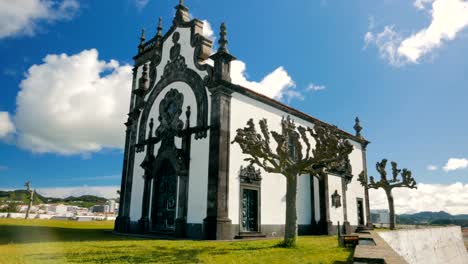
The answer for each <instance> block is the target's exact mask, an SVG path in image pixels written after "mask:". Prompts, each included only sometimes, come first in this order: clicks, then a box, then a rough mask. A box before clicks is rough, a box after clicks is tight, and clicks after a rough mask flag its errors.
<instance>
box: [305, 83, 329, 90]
mask: <svg viewBox="0 0 468 264" xmlns="http://www.w3.org/2000/svg"><path fill="white" fill-rule="evenodd" d="M326 88H327V87H325V85H316V84H313V83H310V84H309V86H307V88H306V90H307V91H313V92H318V91H322V90H325V89H326Z"/></svg>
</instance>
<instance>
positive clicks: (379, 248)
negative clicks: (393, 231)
mask: <svg viewBox="0 0 468 264" xmlns="http://www.w3.org/2000/svg"><path fill="white" fill-rule="evenodd" d="M356 235H359V238H367V239H373V240H374V242H375V246H374V245H357V246H356V248H355V250H354V258H353V260H354V262H355V263H386V264H407V262H406V261H405V260H404V259H403V258H402V257H401V256H400V255H398V254H397V253H396V252H395V251H393V249H392V248H391V247H390V246H389V245H388V244H387V243H386V242H385V241H384V240H383V239H382V238H381V237H380V236H379V234H378V233H377V232H375V231H372V230H371V231H369V233H358V234H356Z"/></svg>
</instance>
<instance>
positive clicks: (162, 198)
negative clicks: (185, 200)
mask: <svg viewBox="0 0 468 264" xmlns="http://www.w3.org/2000/svg"><path fill="white" fill-rule="evenodd" d="M155 179H156V181H155V182H154V184H153V199H152V205H153V206H152V209H151V219H152V230H153V231H154V232H174V231H175V219H176V211H177V175H176V171H175V169H174V167H173V166H172V164H171V163H170V162H169V161H168V160H165V161H164V162H162V166H161V167H160V169H159V170H158V171H157V174H156V178H155Z"/></svg>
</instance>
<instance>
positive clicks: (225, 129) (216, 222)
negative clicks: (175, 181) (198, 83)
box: [203, 86, 232, 240]
mask: <svg viewBox="0 0 468 264" xmlns="http://www.w3.org/2000/svg"><path fill="white" fill-rule="evenodd" d="M230 115H231V92H230V90H229V89H226V88H225V87H223V86H218V87H216V88H212V89H211V118H210V120H211V123H210V124H211V129H210V143H209V144H210V147H209V148H210V153H209V163H208V195H207V199H208V200H207V216H206V218H205V219H204V220H203V224H204V236H205V238H206V239H217V240H222V239H232V234H231V223H232V221H231V219H229V214H228V212H229V201H228V199H229V152H230V144H231V142H230V124H231V120H230Z"/></svg>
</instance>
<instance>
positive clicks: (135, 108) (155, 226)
mask: <svg viewBox="0 0 468 264" xmlns="http://www.w3.org/2000/svg"><path fill="white" fill-rule="evenodd" d="M202 31H203V22H202V21H200V20H197V19H193V20H190V19H189V13H188V8H187V7H186V6H184V5H183V3H182V4H179V5H178V6H177V7H176V16H175V18H174V21H173V24H172V26H171V28H170V29H169V30H168V31H167V32H166V33H165V34H163V32H162V27H161V25H160V26H159V27H158V32H157V34H156V36H154V37H153V38H151V39H150V40H149V41H145V39H144V37H142V40H141V44H140V45H139V47H138V48H139V51H138V54H137V55H136V56H135V57H134V60H135V67H134V71H133V73H134V74H133V87H132V89H133V93H132V98H131V102H130V113H129V118H128V122H127V123H126V126H127V130H126V144H125V154H124V170H123V175H122V185H121V206H120V210H119V216H118V218H117V221H116V226H115V229H116V231H118V232H123V233H141V232H143V233H145V232H150V231H151V232H164V233H172V234H174V235H175V236H180V237H190V238H206V239H232V238H234V237H242V236H244V235H250V236H255V235H259V236H275V235H277V236H280V235H281V234H282V233H283V232H284V223H285V208H286V204H285V194H286V180H285V177H283V176H282V175H278V174H273V173H267V172H265V171H263V170H261V169H259V168H256V167H251V166H248V165H249V164H248V163H247V162H245V161H244V158H246V157H247V156H246V155H244V154H243V153H242V151H241V149H240V147H239V146H238V145H237V144H230V142H232V140H233V139H234V137H235V135H236V130H237V129H239V128H243V127H245V126H246V123H247V121H248V120H249V119H251V118H253V119H254V120H255V123H256V124H257V123H258V121H259V120H260V119H262V118H266V119H267V120H268V124H269V129H270V130H271V131H281V122H282V120H283V118H284V117H287V116H289V117H290V118H292V119H293V120H294V121H295V123H296V124H298V125H301V126H304V127H310V128H312V127H314V125H315V124H321V125H323V126H327V127H329V128H330V129H337V128H334V127H333V126H331V125H328V124H326V123H324V122H322V121H320V120H318V119H316V118H314V117H311V116H309V115H307V114H305V113H302V112H300V111H298V110H296V109H293V108H291V107H288V106H287V105H284V104H282V103H280V102H278V101H275V100H273V99H271V98H268V97H266V96H263V95H261V94H258V93H255V92H253V91H252V90H249V89H248V87H241V86H239V85H234V84H232V83H231V78H230V62H231V61H232V60H233V59H235V58H234V57H233V56H232V55H230V54H229V52H228V51H227V48H226V43H227V41H226V38H225V37H226V32H225V28H223V29H222V32H221V38H219V39H220V48H219V50H218V51H217V53H216V54H214V55H212V56H211V57H210V54H212V49H211V46H212V40H210V39H207V38H205V37H204V36H203V34H202ZM208 58H211V59H212V61H213V62H214V66H210V63H207V60H208ZM356 130H357V134H356V135H352V134H349V133H347V132H344V131H342V132H343V134H345V135H346V136H347V138H348V140H349V142H351V143H352V145H353V147H354V150H353V152H352V153H351V154H350V156H349V164H350V165H351V168H352V169H351V171H350V172H349V174H348V176H352V177H345V175H343V174H340V173H337V174H329V175H328V176H326V177H320V178H319V177H315V176H311V175H305V176H301V177H300V179H299V184H298V204H297V208H298V224H299V234H333V233H336V232H337V225H338V222H339V223H340V224H341V225H344V226H345V228H344V229H345V230H344V231H346V232H350V231H352V230H353V229H355V228H357V227H358V226H364V225H370V216H369V203H368V193H367V191H366V189H365V188H363V187H362V186H361V184H360V183H359V182H358V180H357V178H358V175H359V174H360V173H361V172H363V171H364V172H365V171H366V146H367V144H368V143H369V142H368V141H367V140H365V139H364V138H363V137H362V136H361V135H360V133H359V132H360V130H361V128H360V127H359V126H356ZM304 149H305V148H304Z"/></svg>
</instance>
